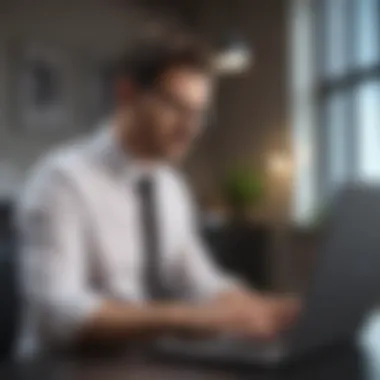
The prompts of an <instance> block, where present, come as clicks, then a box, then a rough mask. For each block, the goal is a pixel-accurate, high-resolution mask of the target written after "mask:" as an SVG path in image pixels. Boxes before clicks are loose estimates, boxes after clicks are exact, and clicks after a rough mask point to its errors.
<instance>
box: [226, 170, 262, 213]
mask: <svg viewBox="0 0 380 380" xmlns="http://www.w3.org/2000/svg"><path fill="white" fill-rule="evenodd" d="M264 195H265V186H264V180H263V176H262V175H261V174H260V173H259V172H258V171H255V170H253V169H252V168H250V167H248V166H245V165H238V166H235V167H234V168H232V169H230V170H228V171H227V173H226V175H225V176H224V178H223V180H222V196H223V199H224V201H225V203H226V206H227V208H228V209H229V211H230V213H231V215H232V218H233V219H234V220H247V219H250V216H251V211H252V209H253V207H255V206H257V205H258V204H259V203H260V202H261V201H262V200H263V199H264Z"/></svg>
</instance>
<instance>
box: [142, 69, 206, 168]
mask: <svg viewBox="0 0 380 380" xmlns="http://www.w3.org/2000/svg"><path fill="white" fill-rule="evenodd" d="M211 90H212V80H211V78H210V77H209V76H207V75H206V74H202V73H200V72H197V71H195V70H191V69H188V68H176V69H171V70H168V71H167V72H166V74H165V75H163V77H162V78H161V79H160V81H159V82H158V83H157V84H156V85H155V86H154V88H152V89H151V90H149V91H147V92H145V93H144V94H143V95H141V98H140V99H139V101H138V102H137V106H136V109H135V111H136V113H135V115H136V118H137V119H138V121H139V122H138V125H139V128H141V133H142V134H143V139H144V141H145V143H146V144H147V146H148V147H149V150H150V152H152V154H153V155H154V156H155V157H157V158H159V159H165V160H169V161H178V160H180V159H182V158H183V157H184V156H185V155H186V153H187V152H188V150H189V148H190V146H191V143H192V142H193V141H194V139H195V138H196V137H197V136H198V134H199V133H200V131H201V128H202V127H203V125H204V121H205V114H206V112H207V108H208V105H209V102H210V98H211Z"/></svg>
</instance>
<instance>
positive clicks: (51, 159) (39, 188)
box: [19, 139, 86, 206]
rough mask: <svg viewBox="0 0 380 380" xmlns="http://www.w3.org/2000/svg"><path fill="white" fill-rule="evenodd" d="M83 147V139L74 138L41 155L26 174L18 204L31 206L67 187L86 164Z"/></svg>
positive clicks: (84, 145)
mask: <svg viewBox="0 0 380 380" xmlns="http://www.w3.org/2000/svg"><path fill="white" fill-rule="evenodd" d="M85 147H86V142H85V140H82V139H81V140H75V141H73V142H71V143H67V144H64V145H62V146H59V147H57V148H55V149H52V150H51V151H49V152H48V153H46V154H45V155H44V156H43V157H41V158H40V159H39V160H38V161H37V163H36V164H35V165H34V166H33V167H32V168H31V170H30V171H29V173H28V175H27V178H26V181H25V183H24V188H23V191H22V192H21V197H20V199H19V205H20V206H31V205H32V204H37V203H40V202H43V201H47V198H48V196H49V195H51V194H52V193H54V192H56V191H58V189H61V188H63V187H66V188H69V187H70V184H71V183H72V182H73V178H74V177H75V176H76V175H78V174H80V172H81V170H82V168H83V166H84V165H85V164H86V148H85Z"/></svg>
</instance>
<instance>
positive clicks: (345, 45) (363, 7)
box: [314, 0, 380, 196]
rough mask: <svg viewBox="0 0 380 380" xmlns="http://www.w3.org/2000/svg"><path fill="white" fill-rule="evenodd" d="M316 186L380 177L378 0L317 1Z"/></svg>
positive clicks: (329, 188) (322, 187)
mask: <svg viewBox="0 0 380 380" xmlns="http://www.w3.org/2000/svg"><path fill="white" fill-rule="evenodd" d="M314 7H315V17H316V35H315V41H316V46H317V59H318V65H319V68H318V70H317V72H318V75H317V89H318V98H317V109H318V115H319V118H318V127H319V128H320V133H319V139H318V143H319V149H318V152H319V160H318V163H319V184H320V190H321V194H324V195H325V196H329V194H331V192H332V191H334V189H336V187H337V185H340V184H342V183H344V182H346V181H350V180H357V179H360V180H379V181H380V132H379V127H380V119H379V116H380V115H379V108H380V86H379V83H380V82H379V80H380V54H379V24H380V0H315V2H314Z"/></svg>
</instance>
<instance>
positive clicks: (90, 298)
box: [42, 293, 104, 346]
mask: <svg viewBox="0 0 380 380" xmlns="http://www.w3.org/2000/svg"><path fill="white" fill-rule="evenodd" d="M103 302H104V299H103V298H102V297H100V296H99V295H97V294H94V293H86V294H81V295H76V296H75V297H70V298H69V297H65V298H59V297H58V298H57V299H56V300H55V301H54V304H53V305H50V313H49V321H50V326H49V327H50V328H49V330H50V331H49V332H48V335H49V337H51V339H53V340H54V343H56V344H57V345H59V346H60V345H63V346H67V345H70V343H73V342H74V341H75V339H76V338H77V336H78V333H79V332H80V329H81V328H82V327H83V325H84V324H85V323H86V322H87V321H88V320H89V319H90V318H91V317H92V316H93V315H94V314H95V313H96V312H97V311H98V310H100V308H101V306H102V304H103ZM42 328H43V326H42Z"/></svg>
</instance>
